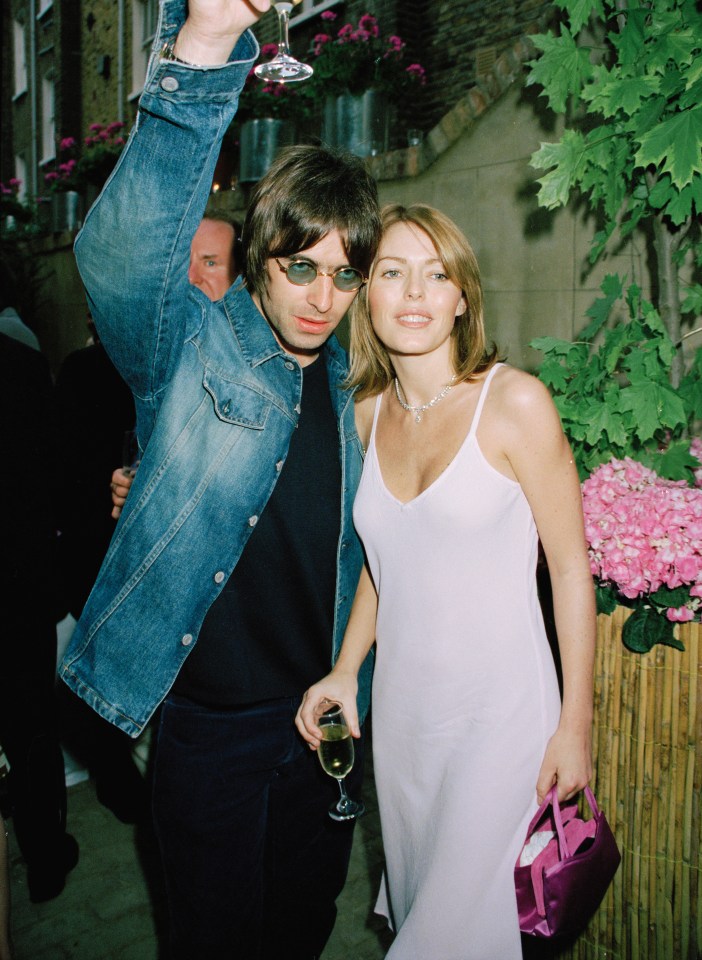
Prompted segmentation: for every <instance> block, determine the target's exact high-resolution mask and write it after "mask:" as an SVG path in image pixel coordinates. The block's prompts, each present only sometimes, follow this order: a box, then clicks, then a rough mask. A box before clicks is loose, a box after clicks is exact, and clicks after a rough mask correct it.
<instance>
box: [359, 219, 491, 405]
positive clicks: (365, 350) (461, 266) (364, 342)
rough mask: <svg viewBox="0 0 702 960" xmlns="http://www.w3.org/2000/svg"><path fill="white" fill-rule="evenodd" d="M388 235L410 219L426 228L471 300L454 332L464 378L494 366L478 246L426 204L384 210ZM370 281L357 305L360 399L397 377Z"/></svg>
mask: <svg viewBox="0 0 702 960" xmlns="http://www.w3.org/2000/svg"><path fill="white" fill-rule="evenodd" d="M381 216H382V223H383V233H385V232H386V231H387V230H389V229H390V227H392V226H394V225H395V224H396V223H407V224H410V225H411V226H415V227H417V229H419V230H421V231H423V232H424V233H425V234H426V235H427V236H428V237H429V239H430V240H431V241H432V243H433V244H434V246H435V248H436V251H437V253H438V254H439V259H440V260H441V262H442V264H443V266H444V270H445V271H446V274H447V276H448V278H449V279H450V280H452V281H453V282H454V283H455V284H456V286H457V287H460V289H461V293H462V294H463V297H464V299H465V301H466V304H467V306H466V309H465V312H464V313H462V314H461V315H460V316H458V317H456V322H455V324H454V327H453V330H452V332H451V343H452V350H453V365H454V368H455V371H456V379H457V381H458V382H461V381H463V380H470V379H472V378H473V377H474V376H475V375H476V374H479V373H483V372H484V371H485V370H489V369H490V367H492V365H493V364H494V363H495V362H496V360H497V350H496V349H495V347H494V346H493V347H491V348H490V349H488V347H487V343H486V338H485V323H484V319H483V288H482V285H481V283H480V269H479V267H478V261H477V260H476V258H475V254H474V253H473V248H472V247H471V245H470V243H469V242H468V240H467V238H466V237H465V236H464V234H463V233H462V232H461V231H460V230H459V229H458V227H457V226H456V224H455V223H454V222H453V220H451V219H450V218H449V217H447V216H446V215H445V214H444V213H442V212H441V211H440V210H437V209H436V208H434V207H430V206H428V205H427V204H423V203H414V204H412V205H411V206H409V207H403V206H402V205H401V204H398V203H394V204H389V205H387V206H385V207H383V209H382V211H381ZM374 268H375V264H374V265H373V267H372V268H371V275H370V280H369V282H368V284H367V285H366V286H364V287H363V288H362V290H360V291H359V294H358V296H357V297H356V299H355V301H354V302H353V304H352V305H351V309H350V312H349V320H350V327H351V350H350V352H351V370H350V373H349V379H348V385H349V387H352V388H356V399H358V400H362V399H363V398H364V397H368V396H374V395H375V394H378V393H381V392H382V391H383V390H384V389H385V388H386V387H387V386H388V384H389V383H390V382H391V381H392V380H393V378H394V376H395V370H394V368H393V365H392V360H391V359H390V356H389V354H388V352H387V350H386V349H385V347H384V346H383V344H382V343H381V342H380V340H379V339H378V337H377V336H376V333H375V331H374V330H373V326H372V324H371V318H370V311H369V308H368V287H369V286H370V284H371V283H372V282H373V269H374Z"/></svg>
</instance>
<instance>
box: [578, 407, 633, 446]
mask: <svg viewBox="0 0 702 960" xmlns="http://www.w3.org/2000/svg"><path fill="white" fill-rule="evenodd" d="M587 423H588V426H587V431H586V433H585V439H586V440H587V442H588V443H591V444H592V445H593V446H595V445H596V444H597V443H599V441H600V440H601V439H602V436H603V434H606V435H607V439H608V441H609V443H610V444H621V443H625V442H626V438H627V431H626V430H625V429H624V424H623V422H622V418H621V416H620V414H618V413H617V412H616V411H614V410H612V409H611V408H610V407H608V406H607V405H606V404H604V403H603V404H601V405H599V406H595V405H594V404H591V405H590V411H589V416H588V418H587Z"/></svg>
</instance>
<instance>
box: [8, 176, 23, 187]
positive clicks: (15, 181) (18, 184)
mask: <svg viewBox="0 0 702 960" xmlns="http://www.w3.org/2000/svg"><path fill="white" fill-rule="evenodd" d="M7 185H8V187H11V188H12V189H13V190H19V188H20V187H21V186H22V181H21V180H18V179H17V177H10V179H9V180H8V181H7Z"/></svg>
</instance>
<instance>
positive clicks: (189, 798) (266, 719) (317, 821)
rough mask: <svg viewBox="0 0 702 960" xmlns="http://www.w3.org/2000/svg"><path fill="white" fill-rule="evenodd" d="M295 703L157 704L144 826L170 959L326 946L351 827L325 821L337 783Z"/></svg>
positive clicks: (305, 959)
mask: <svg viewBox="0 0 702 960" xmlns="http://www.w3.org/2000/svg"><path fill="white" fill-rule="evenodd" d="M297 706H298V704H297V702H293V701H292V700H275V701H268V702H265V703H262V704H258V705H253V706H247V707H243V708H240V709H235V710H211V709H208V708H205V707H201V706H198V705H196V704H193V703H191V702H189V701H187V700H185V699H183V698H182V697H176V696H171V697H169V698H168V699H167V700H166V702H165V703H164V705H163V710H162V714H161V721H160V726H159V731H158V738H157V745H156V754H155V765H154V819H155V823H156V831H157V835H158V840H159V845H160V847H161V856H162V860H163V865H164V869H165V875H166V888H167V895H168V902H169V912H170V920H171V944H172V951H173V958H174V960H186V958H187V960H199V958H202V960H225V958H226V960H234V958H236V960H281V958H285V960H312V958H314V957H318V956H319V955H320V954H321V952H322V949H323V948H324V945H325V943H326V942H327V940H328V938H329V935H330V933H331V931H332V927H333V926H334V920H335V918H336V906H335V902H334V901H335V900H336V898H337V896H338V895H339V893H340V892H341V889H342V887H343V885H344V881H345V879H346V873H347V870H348V863H349V856H350V853H351V841H352V838H353V825H354V821H350V822H347V823H336V822H334V821H333V820H331V818H330V817H329V816H328V815H327V811H328V808H329V805H330V804H331V803H332V802H333V801H335V800H336V799H337V798H338V796H339V790H338V786H337V784H336V782H335V781H334V780H333V779H332V778H331V777H328V776H327V775H326V774H325V773H324V772H323V771H322V769H321V767H320V765H319V762H318V760H317V756H316V753H314V752H313V751H311V750H310V749H309V748H308V747H307V745H306V744H305V743H304V742H303V741H302V739H301V738H300V737H299V736H298V734H297V731H296V729H295V726H294V723H293V718H294V716H295V711H296V709H297ZM356 749H357V754H356V756H357V760H356V764H355V766H354V770H353V772H352V773H351V774H350V775H349V778H348V788H349V792H350V793H351V795H352V796H354V797H355V798H356V797H358V795H359V791H360V786H361V779H362V767H363V762H362V761H363V749H362V746H360V745H359V741H356Z"/></svg>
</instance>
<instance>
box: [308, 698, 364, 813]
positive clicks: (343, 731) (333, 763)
mask: <svg viewBox="0 0 702 960" xmlns="http://www.w3.org/2000/svg"><path fill="white" fill-rule="evenodd" d="M317 712H318V713H319V715H316V716H315V722H316V724H317V726H318V727H319V729H320V730H321V732H322V741H321V743H320V745H319V748H318V750H317V755H318V756H319V762H320V763H321V765H322V769H323V770H324V772H325V773H328V774H329V776H330V777H334V778H335V779H336V781H337V782H338V784H339V790H340V792H341V796H340V798H339V800H338V801H337V802H336V803H333V804H332V805H331V807H330V808H329V816H330V817H331V818H332V820H353V819H354V818H355V817H360V816H362V814H364V813H365V807H364V805H363V802H362V801H356V800H352V799H351V798H350V797H349V795H348V793H347V792H346V787H345V785H344V778H345V777H346V776H347V774H349V773H350V772H351V770H352V769H353V762H354V749H353V738H352V737H351V732H350V730H349V725H348V723H347V722H346V717H345V716H344V712H343V709H342V706H341V704H340V703H335V702H334V701H333V700H322V701H321V702H320V704H319V707H318V711H317Z"/></svg>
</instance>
